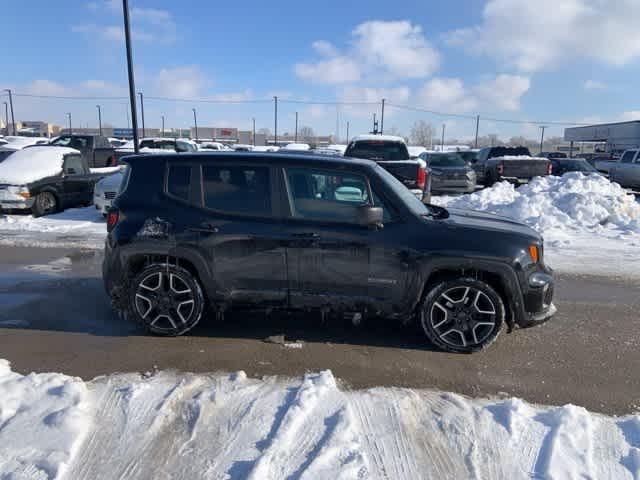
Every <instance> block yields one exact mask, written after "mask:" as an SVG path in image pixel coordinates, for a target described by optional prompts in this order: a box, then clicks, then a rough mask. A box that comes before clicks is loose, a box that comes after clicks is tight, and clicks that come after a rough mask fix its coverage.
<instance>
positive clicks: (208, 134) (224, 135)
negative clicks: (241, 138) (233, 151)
mask: <svg viewBox="0 0 640 480" xmlns="http://www.w3.org/2000/svg"><path fill="white" fill-rule="evenodd" d="M189 135H190V137H191V138H193V139H195V138H196V127H191V128H190V130H189ZM198 139H203V140H204V139H206V140H213V141H215V142H222V143H238V129H237V128H235V127H225V128H219V127H201V126H198Z"/></svg>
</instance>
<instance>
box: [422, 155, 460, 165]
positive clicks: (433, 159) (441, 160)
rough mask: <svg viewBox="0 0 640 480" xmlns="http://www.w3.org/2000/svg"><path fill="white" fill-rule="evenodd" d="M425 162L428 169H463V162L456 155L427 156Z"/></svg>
mask: <svg viewBox="0 0 640 480" xmlns="http://www.w3.org/2000/svg"><path fill="white" fill-rule="evenodd" d="M427 162H428V165H429V166H430V167H464V166H465V161H464V159H463V158H462V156H461V155H460V154H458V153H443V154H435V155H429V156H428V157H427Z"/></svg>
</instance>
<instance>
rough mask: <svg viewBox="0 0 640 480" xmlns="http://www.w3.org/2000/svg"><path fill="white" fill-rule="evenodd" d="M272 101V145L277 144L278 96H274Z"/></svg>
mask: <svg viewBox="0 0 640 480" xmlns="http://www.w3.org/2000/svg"><path fill="white" fill-rule="evenodd" d="M273 101H274V107H275V108H274V112H273V120H274V122H273V123H274V130H275V133H274V135H273V138H274V140H275V141H274V145H275V146H278V96H277V95H276V96H274V97H273Z"/></svg>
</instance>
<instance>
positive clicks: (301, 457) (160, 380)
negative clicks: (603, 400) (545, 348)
mask: <svg viewBox="0 0 640 480" xmlns="http://www.w3.org/2000/svg"><path fill="white" fill-rule="evenodd" d="M0 393H2V394H1V395H0V477H1V478H5V477H8V478H41V477H42V478H47V477H50V478H52V477H54V476H55V474H56V472H59V471H62V474H61V475H60V476H59V478H63V479H64V478H68V479H74V480H82V479H96V478H132V479H133V478H176V479H180V478H184V479H192V478H230V479H240V478H242V479H244V478H249V479H276V478H300V479H303V480H304V479H314V480H315V479H331V480H334V479H353V478H360V479H366V478H393V479H399V480H401V479H415V478H491V479H527V478H550V479H564V478H615V479H621V480H624V479H634V478H638V475H639V474H640V417H639V416H637V415H636V416H628V417H623V418H614V417H607V416H603V415H598V414H593V413H590V412H588V411H586V410H585V409H583V408H580V407H575V406H572V405H567V406H564V407H540V406H534V405H530V404H527V403H525V402H523V401H522V400H519V399H507V400H486V399H482V400H478V399H477V400H472V399H469V398H466V397H463V396H460V395H456V394H451V393H441V392H436V391H428V390H410V389H400V388H376V389H372V390H366V391H345V390H343V389H341V388H340V387H339V386H338V384H337V382H336V380H335V378H334V377H333V375H332V374H331V372H329V371H325V372H322V373H319V374H307V375H305V377H304V378H303V379H302V380H283V379H278V378H273V377H267V378H264V379H261V380H255V379H249V378H247V376H246V375H245V374H244V372H238V373H235V374H231V375H221V374H216V375H192V374H175V373H170V372H160V373H158V374H155V375H151V376H143V377H141V376H139V375H134V374H128V375H113V376H109V377H101V378H98V379H96V380H93V381H91V382H88V383H86V384H83V383H82V382H81V381H80V380H78V379H73V378H69V377H65V376H64V375H58V374H38V375H34V374H32V375H28V376H24V377H23V376H21V375H18V374H15V373H12V372H10V370H9V369H8V365H7V364H6V363H4V370H3V373H1V374H0ZM87 400H88V401H89V403H90V408H87V404H86V403H87ZM54 412H55V413H54ZM7 419H8V421H7ZM24 445H29V448H23V446H24ZM63 467H64V468H63ZM38 472H41V473H38ZM39 474H40V475H41V477H38V476H37V475H39Z"/></svg>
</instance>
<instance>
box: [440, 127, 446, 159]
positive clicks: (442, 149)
mask: <svg viewBox="0 0 640 480" xmlns="http://www.w3.org/2000/svg"><path fill="white" fill-rule="evenodd" d="M445 126H446V125H445V124H444V123H443V124H442V142H441V143H440V151H441V152H444V127H445Z"/></svg>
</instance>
